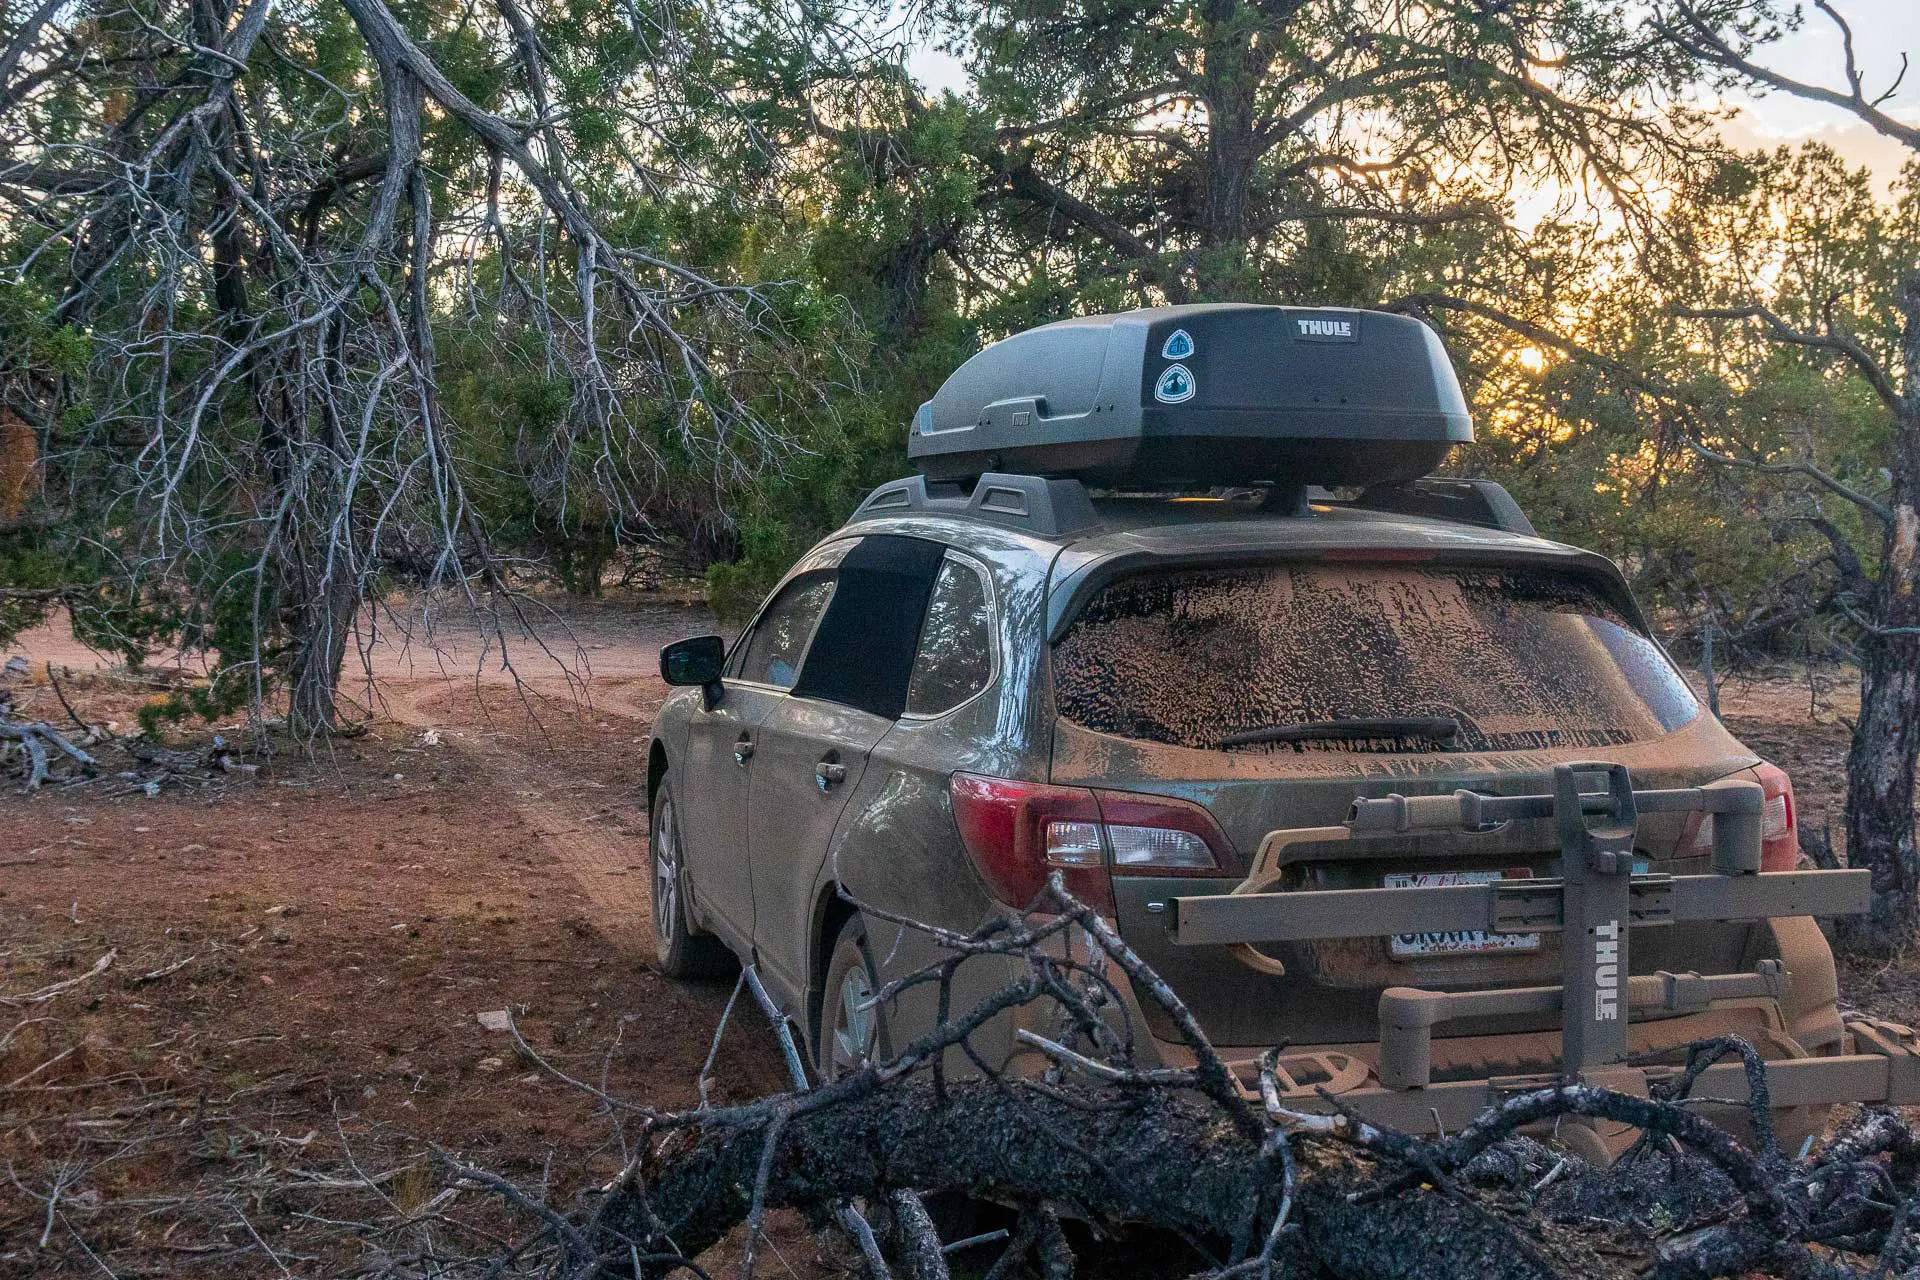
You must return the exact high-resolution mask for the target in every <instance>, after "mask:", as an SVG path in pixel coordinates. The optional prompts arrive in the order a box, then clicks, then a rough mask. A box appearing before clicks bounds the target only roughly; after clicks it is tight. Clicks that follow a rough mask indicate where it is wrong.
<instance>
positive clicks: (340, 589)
mask: <svg viewBox="0 0 1920 1280" xmlns="http://www.w3.org/2000/svg"><path fill="white" fill-rule="evenodd" d="M342 550H343V551H344V550H345V549H344V548H343V549H342ZM307 554H308V555H310V556H312V559H309V560H308V561H307V562H306V563H305V564H303V565H302V566H301V571H300V572H298V573H297V574H296V575H295V579H296V581H297V582H298V583H299V585H300V587H302V588H304V591H303V592H302V594H301V596H300V597H299V599H298V602H297V603H296V604H295V605H294V608H293V611H292V618H291V619H290V621H291V631H292V642H293V652H292V655H291V657H292V662H291V665H290V668H289V671H288V677H289V679H290V680H291V681H292V684H293V688H292V691H291V696H290V698H289V701H288V706H287V727H288V728H289V729H291V730H292V731H293V733H294V734H295V736H297V737H301V738H313V737H318V736H319V735H321V734H324V733H329V732H331V731H332V730H333V729H334V727H335V725H336V723H337V721H338V717H339V709H338V704H337V702H336V697H335V695H336V693H337V692H338V690H339V688H340V670H341V667H342V666H343V665H344V664H345V663H346V658H347V639H348V637H349V636H351V635H352V634H353V620H354V615H355V612H356V611H357V610H358V608H359V605H360V584H359V581H358V579H357V577H356V575H355V573H354V569H353V565H352V564H351V563H350V560H349V557H348V556H347V555H345V554H339V555H336V556H335V557H334V560H333V563H332V565H331V567H330V568H329V567H328V564H327V548H326V547H325V546H321V547H319V548H317V549H314V550H309V551H308V553H307Z"/></svg>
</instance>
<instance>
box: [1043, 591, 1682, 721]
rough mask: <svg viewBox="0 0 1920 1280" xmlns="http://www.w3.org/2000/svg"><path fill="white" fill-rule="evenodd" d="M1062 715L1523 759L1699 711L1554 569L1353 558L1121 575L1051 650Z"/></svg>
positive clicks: (1671, 677)
mask: <svg viewBox="0 0 1920 1280" xmlns="http://www.w3.org/2000/svg"><path fill="white" fill-rule="evenodd" d="M1053 670H1054V696H1055V701H1056V704H1057V705H1058V707H1059V711H1060V714H1061V715H1063V716H1065V717H1066V718H1067V719H1068V720H1071V721H1073V722H1074V723H1076V724H1079V725H1082V726H1084V727H1086V728H1089V729H1095V730H1098V731H1101V732H1104V733H1113V734H1119V735H1122V736H1124V737H1128V738H1136V739H1142V740H1145V741H1149V742H1165V743H1172V744H1177V745H1180V746H1186V747H1202V748H1208V747H1213V746H1215V745H1216V744H1218V743H1219V742H1220V741H1221V740H1222V739H1224V738H1228V737H1230V736H1232V735H1235V734H1247V733H1258V732H1259V731H1263V730H1271V729H1273V728H1275V727H1278V726H1298V725H1306V724H1318V723H1324V722H1330V721H1348V722H1353V721H1388V720H1412V719H1423V720H1431V719H1443V720H1451V721H1452V722H1454V724H1456V725H1457V726H1458V731H1457V733H1455V734H1454V736H1453V737H1452V738H1451V740H1448V741H1438V740H1431V739H1429V740H1425V741H1419V742H1415V741H1412V740H1410V739H1408V738H1405V737H1388V736H1381V737H1378V738H1367V737H1361V738H1357V739H1352V740H1331V741H1325V740H1313V741H1305V742H1278V743H1259V744H1255V745H1251V746H1241V747H1237V748H1235V749H1237V750H1243V751H1244V750H1253V751H1298V750H1309V751H1399V750H1426V751H1435V750H1454V751H1523V750H1530V749H1536V748H1546V747H1568V746H1607V745H1612V744H1617V743H1624V742H1634V741H1639V740H1643V739H1647V738H1652V737H1658V736H1659V735H1661V734H1662V733H1665V732H1668V731H1670V730H1672V729H1675V728H1678V727H1679V726H1681V725H1683V724H1685V723H1687V722H1688V721H1691V720H1692V719H1693V718H1694V717H1695V716H1697V715H1698V714H1699V707H1698V705H1697V704H1696V703H1695V702H1694V699H1693V695H1692V694H1691V692H1689V690H1688V689H1687V686H1686V684H1685V683H1684V682H1683V681H1682V680H1681V678H1680V677H1679V675H1678V674H1677V673H1676V672H1675V671H1674V670H1673V667H1672V666H1671V664H1669V663H1668V662H1667V660H1666V659H1665V658H1664V657H1663V656H1662V655H1661V653H1660V651H1659V650H1658V649H1657V648H1656V647H1655V646H1654V644H1653V642H1652V641H1650V640H1648V639H1647V638H1646V636H1644V635H1643V634H1641V633H1640V632H1639V631H1638V630H1636V629H1635V628H1634V626H1633V625H1632V624H1631V623H1630V622H1629V621H1628V620H1627V619H1626V618H1625V617H1623V616H1621V614H1620V613H1619V611H1618V610H1617V609H1615V608H1614V607H1613V606H1611V605H1610V604H1609V603H1608V602H1607V600H1606V599H1605V597H1604V596H1602V595H1601V594H1600V592H1599V591H1598V590H1597V589H1596V588H1595V587H1593V586H1589V585H1587V584H1586V583H1585V582H1583V581H1582V580H1579V579H1577V578H1573V577H1569V576H1566V575H1564V574H1558V573H1553V572H1550V571H1535V570H1521V571H1498V570H1495V571H1488V570H1480V569H1439V568H1422V569H1408V568H1403V567H1401V566H1397V565H1396V566H1367V565H1358V564H1338V565H1323V564H1314V565H1290V566H1273V567H1261V568H1255V569H1231V570H1176V571H1168V572H1158V573H1146V574H1139V575H1136V576H1133V577H1129V578H1123V579H1121V580H1119V581H1117V582H1115V583H1113V584H1112V585H1110V586H1108V587H1107V588H1105V589H1104V590H1103V591H1101V592H1100V593H1099V594H1098V595H1097V596H1095V597H1094V598H1093V599H1092V600H1090V601H1089V602H1088V604H1087V606H1086V607H1085V608H1084V609H1083V610H1082V611H1081V613H1080V615H1079V617H1078V618H1077V619H1076V620H1075V621H1074V623H1073V624H1072V626H1071V627H1070V629H1069V630H1068V632H1067V634H1066V635H1065V636H1064V637H1062V638H1061V640H1060V643H1059V644H1058V645H1057V646H1056V647H1055V650H1054V655H1053Z"/></svg>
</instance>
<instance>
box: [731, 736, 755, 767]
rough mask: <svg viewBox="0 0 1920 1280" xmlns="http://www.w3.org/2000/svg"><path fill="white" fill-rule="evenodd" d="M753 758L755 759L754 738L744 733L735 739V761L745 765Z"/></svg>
mask: <svg viewBox="0 0 1920 1280" xmlns="http://www.w3.org/2000/svg"><path fill="white" fill-rule="evenodd" d="M751 759H753V739H752V738H749V737H748V736H747V735H746V734H744V733H743V734H741V735H740V736H739V738H737V739H735V741H734V744H733V762H734V763H735V764H738V765H744V764H745V763H746V762H747V761H749V760H751Z"/></svg>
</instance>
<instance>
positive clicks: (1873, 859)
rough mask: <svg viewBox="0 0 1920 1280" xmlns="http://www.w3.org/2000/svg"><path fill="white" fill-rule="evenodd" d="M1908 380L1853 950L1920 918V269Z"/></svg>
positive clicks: (1859, 797)
mask: <svg viewBox="0 0 1920 1280" xmlns="http://www.w3.org/2000/svg"><path fill="white" fill-rule="evenodd" d="M1901 303H1902V310H1903V312H1904V313H1905V314H1904V319H1905V333H1904V340H1903V343H1902V346H1903V352H1902V355H1903V360H1904V363H1905V366H1906V373H1905V386H1904V388H1903V389H1902V390H1901V393H1900V395H1899V396H1898V397H1897V398H1896V399H1894V401H1893V402H1892V405H1891V408H1892V410H1893V415H1894V426H1895V436H1894V446H1893V465H1892V467H1891V472H1892V484H1891V486H1890V492H1889V494H1888V499H1887V505H1888V507H1889V510H1890V515H1891V519H1890V520H1889V521H1888V522H1887V525H1886V536H1885V540H1884V542H1883V543H1882V546H1881V559H1880V572H1879V575H1878V578H1877V580H1876V581H1875V582H1874V585H1873V594H1872V597H1871V604H1870V607H1869V608H1868V610H1867V617H1868V619H1869V620H1870V624H1871V627H1872V630H1871V631H1870V632H1869V633H1868V634H1867V635H1865V636H1864V637H1862V639H1861V643H1860V719H1859V720H1858V722H1856V724H1855V726H1854V730H1853V743H1852V746H1851V748H1850V749H1849V751H1848V753H1847V860H1848V862H1849V863H1850V864H1851V865H1853V866H1856V867H1866V868H1868V869H1869V870H1871V871H1872V872H1873V911H1872V914H1871V915H1870V916H1869V917H1868V919H1867V920H1866V921H1864V922H1861V923H1855V924H1850V925H1848V926H1846V928H1845V932H1844V935H1843V936H1844V940H1845V941H1846V943H1847V945H1848V946H1849V948H1850V949H1853V950H1856V951H1862V952H1866V953H1871V954H1887V953H1891V952H1894V951H1897V950H1899V949H1900V948H1901V947H1903V946H1905V945H1906V944H1907V942H1908V941H1910V940H1911V939H1912V937H1913V935H1914V929H1915V926H1916V924H1920V853H1917V852H1916V848H1915V833H1914V810H1913V802H1914V771H1915V767H1916V764H1917V763H1920V274H1916V275H1914V276H1912V277H1910V278H1909V279H1908V280H1907V281H1906V282H1905V284H1904V286H1903V288H1902V291H1901Z"/></svg>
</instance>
